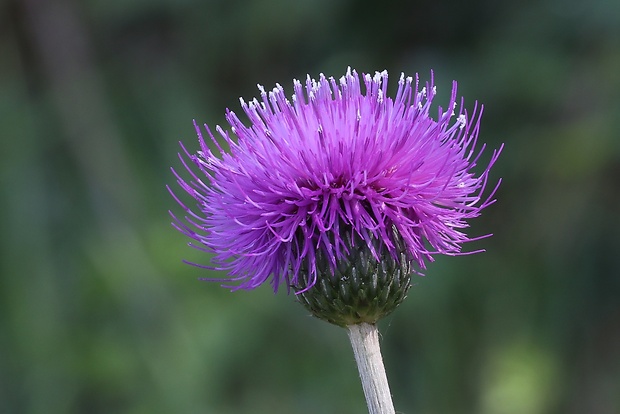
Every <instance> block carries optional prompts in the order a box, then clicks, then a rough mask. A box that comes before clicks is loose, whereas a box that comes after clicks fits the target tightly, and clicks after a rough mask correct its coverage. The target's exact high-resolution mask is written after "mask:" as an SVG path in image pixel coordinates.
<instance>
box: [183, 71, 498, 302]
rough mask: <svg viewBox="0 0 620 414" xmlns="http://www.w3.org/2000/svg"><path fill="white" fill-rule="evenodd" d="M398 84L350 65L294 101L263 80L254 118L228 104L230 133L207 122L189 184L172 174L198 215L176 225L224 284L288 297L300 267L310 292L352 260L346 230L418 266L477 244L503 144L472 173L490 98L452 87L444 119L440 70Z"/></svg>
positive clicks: (250, 111) (302, 90) (309, 83)
mask: <svg viewBox="0 0 620 414" xmlns="http://www.w3.org/2000/svg"><path fill="white" fill-rule="evenodd" d="M387 85H388V74H387V72H386V71H384V72H380V73H379V72H377V73H376V74H375V75H374V76H371V75H363V76H362V77H361V78H360V77H359V76H358V74H357V73H356V72H355V70H350V69H349V70H348V71H347V73H346V74H345V75H344V76H343V77H341V78H340V79H339V80H336V79H334V78H327V77H325V76H324V75H322V74H321V75H320V77H319V79H318V81H317V80H314V79H311V78H310V77H308V78H307V79H306V82H305V85H304V84H302V83H301V82H299V81H297V80H294V81H293V88H294V93H293V95H292V96H291V99H290V100H289V99H287V97H286V94H285V92H284V89H283V88H282V86H280V85H278V84H276V87H275V88H274V89H273V90H272V91H270V92H267V91H265V90H264V88H263V87H261V86H260V85H259V89H260V91H261V98H260V100H257V99H254V100H252V101H251V102H249V103H246V102H245V101H244V100H243V99H241V107H242V108H243V111H244V112H245V114H246V115H247V117H248V118H249V125H246V124H244V123H243V122H242V121H241V120H240V119H239V118H238V117H237V115H236V114H235V113H234V112H232V111H230V110H229V111H227V113H226V120H227V121H228V123H229V124H230V127H231V128H230V133H229V132H228V131H225V130H223V129H222V128H220V127H219V126H218V127H216V131H217V133H218V134H219V135H220V136H221V139H220V138H216V137H215V136H214V135H213V134H212V132H211V131H210V130H209V128H208V127H207V126H206V125H205V128H206V131H207V133H208V135H209V138H210V140H207V141H210V142H206V141H205V140H204V138H203V135H202V133H201V130H200V128H199V127H196V130H197V132H198V139H199V143H200V150H199V151H198V152H197V153H196V154H195V155H194V154H190V153H189V152H188V151H187V150H186V149H185V148H184V147H183V150H184V154H181V155H180V158H181V160H182V162H183V165H184V167H185V168H186V169H187V170H188V171H189V177H190V178H189V179H188V180H186V179H184V178H182V177H181V176H180V175H179V174H177V173H176V172H174V170H173V172H174V174H175V176H176V177H177V180H178V184H179V185H180V187H181V188H182V189H183V190H185V191H186V192H187V193H188V194H189V195H190V196H191V197H193V199H195V202H196V204H195V206H187V205H186V204H184V203H183V202H182V201H180V199H179V198H177V197H176V196H175V199H176V200H177V201H178V202H179V204H180V205H181V206H182V207H183V208H184V210H185V211H186V213H187V214H186V215H185V217H183V218H180V217H176V216H174V215H173V218H174V222H173V224H174V226H175V227H176V228H177V229H179V230H180V231H181V232H182V233H184V234H186V235H187V236H189V237H190V238H192V239H194V240H195V241H196V242H198V243H196V244H192V246H194V247H197V248H199V249H203V250H204V251H206V252H210V253H212V254H213V255H214V257H213V259H212V264H213V266H203V267H206V268H210V269H217V270H221V271H225V272H227V273H228V275H227V277H226V278H222V279H217V280H219V281H227V282H228V283H227V286H229V287H232V288H235V289H237V288H242V289H253V288H256V287H257V286H259V285H261V284H263V283H265V282H267V281H270V283H271V284H272V286H273V288H274V290H276V291H277V289H278V287H279V286H280V285H281V284H285V285H286V286H287V288H288V287H290V286H295V285H296V284H297V283H298V275H299V272H300V269H302V268H303V269H309V270H308V272H309V274H310V275H309V280H310V283H309V285H310V286H309V287H311V286H312V284H313V283H314V281H316V271H315V270H314V269H315V264H316V260H317V256H318V255H319V253H320V255H321V257H325V258H327V260H328V261H329V264H330V266H331V267H333V268H335V267H336V266H337V265H338V262H339V260H341V259H342V258H344V257H346V256H347V255H348V254H349V250H350V248H349V247H348V246H351V243H350V240H349V243H347V240H346V238H347V237H355V239H356V240H357V241H358V242H359V243H365V244H366V245H367V246H368V247H369V249H370V250H371V253H372V255H373V256H374V257H375V258H376V259H377V260H380V252H379V251H377V250H378V249H377V248H376V246H377V244H376V241H378V242H379V245H380V249H383V251H387V252H388V253H389V254H390V255H392V256H393V257H394V258H396V259H398V255H399V254H400V252H399V251H398V248H397V247H398V246H401V245H402V246H404V249H405V250H406V253H407V257H409V258H410V260H411V261H412V262H414V263H416V264H417V266H418V267H419V269H425V268H426V263H427V262H429V261H433V256H434V255H436V254H447V255H455V254H462V249H461V245H462V244H463V243H465V242H468V241H471V240H474V239H478V238H480V237H477V238H471V237H469V236H467V234H465V233H464V231H463V229H465V228H466V227H468V223H467V222H468V220H469V219H471V218H474V217H477V216H479V215H480V213H481V211H482V210H483V209H484V208H485V207H487V206H489V205H490V204H492V203H493V202H494V199H493V194H494V192H495V190H496V189H497V185H499V181H498V183H497V185H495V186H494V187H493V188H492V189H491V191H489V194H488V195H486V196H483V193H484V192H485V191H484V190H485V186H486V184H487V181H488V177H489V171H490V169H491V167H492V166H493V164H494V163H495V161H496V160H497V157H498V156H499V153H500V152H501V147H500V148H499V149H497V150H494V151H493V152H492V154H491V156H490V160H489V161H488V162H487V163H486V166H483V167H482V168H481V172H479V173H477V172H476V171H474V169H475V168H476V164H477V162H478V160H479V157H480V155H481V153H482V152H483V150H484V148H485V145H481V146H480V148H479V149H478V148H477V138H478V131H479V126H480V116H481V114H482V106H480V107H479V106H478V105H477V104H476V105H474V108H473V111H472V112H471V113H468V112H467V111H466V110H465V109H464V106H463V100H462V99H461V100H460V101H457V95H456V82H454V83H453V87H452V94H451V98H450V101H449V102H448V104H447V106H446V107H445V108H442V107H439V108H437V109H436V116H435V117H433V116H432V114H431V104H432V102H433V98H434V97H435V94H436V90H435V86H434V84H433V78H432V75H431V80H430V82H428V83H426V85H425V86H423V87H420V83H419V80H418V77H417V75H416V77H415V78H411V77H405V76H404V75H401V77H400V80H399V82H398V91H397V92H396V96H395V97H394V98H391V97H388V96H387ZM434 111H435V110H433V112H434ZM223 143H225V145H226V146H227V147H229V149H228V148H227V149H225V148H224V147H223ZM185 157H187V158H188V159H189V160H190V161H191V164H189V165H188V163H187V162H186V161H185ZM192 167H193V168H192ZM483 237H484V236H483ZM396 238H398V239H399V240H396ZM210 280H213V279H210Z"/></svg>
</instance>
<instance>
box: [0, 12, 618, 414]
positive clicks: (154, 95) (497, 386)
mask: <svg viewBox="0 0 620 414" xmlns="http://www.w3.org/2000/svg"><path fill="white" fill-rule="evenodd" d="M349 65H350V66H352V67H354V68H356V69H357V70H358V71H360V72H371V73H372V72H374V71H375V70H382V69H388V70H389V71H390V73H391V75H392V80H393V81H394V80H395V78H397V76H398V75H399V74H400V72H405V73H406V74H408V75H412V74H414V73H415V72H419V73H420V75H421V77H422V78H423V79H428V76H429V72H430V70H431V69H433V70H434V71H435V77H436V82H437V85H438V90H439V92H440V97H442V96H443V97H447V94H448V92H449V89H450V85H451V81H452V80H453V79H456V80H458V82H459V93H460V94H462V95H463V96H465V98H466V104H467V106H468V107H472V105H473V103H474V101H475V100H478V101H481V102H483V103H484V104H485V107H486V109H485V116H484V117H483V124H482V133H481V139H482V140H483V141H485V142H488V143H489V145H490V147H492V148H496V147H498V146H499V145H500V143H502V142H503V143H505V144H506V148H505V151H504V153H503V155H502V157H501V158H500V160H499V162H498V164H497V165H496V167H495V169H494V171H493V175H492V177H493V178H494V179H497V178H499V177H503V179H504V183H503V185H502V187H501V189H500V190H499V192H498V194H497V198H498V202H497V204H495V205H494V206H492V207H491V208H489V209H488V210H487V211H486V212H485V213H484V214H483V216H481V217H480V218H479V219H477V220H475V221H473V222H472V228H471V229H470V234H472V235H479V234H484V233H485V232H492V233H494V234H495V236H494V237H493V238H491V239H486V240H483V241H480V242H477V243H475V244H473V245H471V246H467V247H468V248H469V249H470V250H473V249H478V248H486V249H487V252H486V253H484V254H480V255H475V256H465V257H456V258H454V257H446V258H438V260H437V262H436V263H434V264H432V265H431V266H429V269H428V271H427V276H425V277H420V278H417V279H416V285H415V287H414V288H413V289H412V290H411V293H410V295H409V298H408V299H407V301H406V302H405V303H404V304H403V305H402V306H401V307H400V308H399V309H398V310H397V311H396V312H395V313H394V314H392V315H391V316H390V317H388V318H386V319H385V320H384V321H383V322H382V324H381V325H380V328H381V331H382V335H383V338H382V346H383V352H384V355H385V363H386V366H387V369H388V376H389V378H390V382H391V387H392V392H393V394H394V399H395V405H396V408H397V411H398V412H400V413H405V414H413V413H415V414H444V413H446V414H455V413H456V414H459V413H477V414H478V413H479V414H543V413H544V414H550V413H568V414H572V413H575V414H577V413H579V414H582V413H588V414H617V413H619V412H620V242H619V234H620V225H619V220H618V214H619V213H620V185H619V181H618V180H619V178H620V122H619V120H620V2H618V1H612V0H594V1H585V0H581V1H578V0H568V1H562V0H546V1H532V0H526V1H521V2H497V1H491V0H483V1H474V2H461V1H458V0H450V1H445V2H435V1H434V2H431V1H426V2H421V1H390V0H386V1H382V2H378V1H372V2H371V1H353V0H316V1H312V0H305V1H288V0H250V1H245V2H235V1H230V0H217V1H197V0H150V1H147V0H87V1H77V0H47V1H46V0H2V1H0V125H1V131H2V132H1V133H0V134H1V139H0V156H1V162H0V231H1V235H2V237H1V238H0V272H1V278H2V279H1V281H0V282H1V284H0V412H2V413H25V414H30V413H47V414H55V413H128V414H129V413H130V414H139V413H216V414H219V413H222V414H227V413H252V414H263V413H264V414H268V413H276V414H279V413H300V414H310V413H343V414H348V413H352V414H353V413H363V412H365V410H366V408H365V404H364V399H363V394H362V390H361V386H360V384H359V379H358V376H357V371H356V367H355V364H354V360H353V355H352V352H351V349H350V345H349V343H348V339H347V336H346V333H345V332H344V331H343V330H341V329H340V328H336V327H332V326H329V325H328V324H325V323H323V322H320V321H318V320H316V319H313V318H311V317H309V316H308V315H307V312H305V311H304V309H302V307H301V306H299V305H298V304H296V303H295V301H294V297H292V296H287V295H286V294H278V295H275V296H274V295H273V293H272V292H271V290H270V288H269V287H268V286H265V287H264V288H262V289H258V290H257V291H253V292H235V293H231V292H229V291H228V290H226V289H222V288H220V287H218V285H216V284H211V283H204V282H199V281H198V280H197V279H198V278H199V277H202V276H209V275H207V274H206V273H205V271H201V270H200V269H197V268H193V267H190V266H187V265H184V264H182V263H181V259H182V258H185V259H188V260H194V261H199V262H202V263H205V262H207V261H208V258H207V257H205V256H203V255H201V254H200V253H199V252H197V251H194V250H192V249H190V248H189V247H187V246H186V242H187V240H186V239H185V238H184V237H183V236H182V235H180V234H178V233H177V232H175V231H174V230H173V229H172V228H171V226H170V218H169V217H168V215H167V210H168V209H170V208H176V207H175V205H174V202H173V201H172V199H171V198H170V197H169V195H168V194H167V192H166V190H165V184H166V183H171V184H172V183H174V179H173V177H172V174H171V173H170V171H169V167H170V166H176V167H178V166H179V165H180V164H179V162H178V160H177V158H176V153H177V151H178V149H179V148H178V141H179V140H183V142H184V143H185V144H186V145H187V146H188V147H189V148H190V149H192V150H195V149H196V140H195V133H194V130H193V126H192V120H193V119H196V120H198V122H206V123H209V124H210V125H215V124H218V123H219V124H224V122H225V121H224V110H225V108H227V107H229V108H231V109H233V110H238V109H239V104H238V98H239V97H240V96H243V97H244V98H246V100H247V99H251V98H252V97H254V96H256V95H257V93H258V91H257V89H256V83H261V84H263V85H265V86H266V87H272V86H273V85H274V84H275V83H276V82H279V83H281V84H282V85H283V86H285V88H286V89H287V91H288V93H289V94H290V91H291V81H292V79H293V78H294V77H295V78H304V77H305V75H306V74H307V73H309V74H311V75H313V76H317V75H318V74H319V72H324V73H326V74H327V75H333V76H335V77H339V76H341V75H342V74H344V72H345V71H346V68H347V66H349ZM394 83H395V82H394ZM394 83H393V84H392V88H393V87H394ZM444 100H445V98H444ZM487 157H488V154H487ZM487 159H488V158H487ZM176 211H177V212H179V210H178V209H176Z"/></svg>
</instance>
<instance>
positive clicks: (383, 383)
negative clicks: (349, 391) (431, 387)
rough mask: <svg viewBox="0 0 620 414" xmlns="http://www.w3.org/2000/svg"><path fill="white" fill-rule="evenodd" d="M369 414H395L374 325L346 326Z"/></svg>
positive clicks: (377, 332)
mask: <svg viewBox="0 0 620 414" xmlns="http://www.w3.org/2000/svg"><path fill="white" fill-rule="evenodd" d="M347 331H348V333H349V339H350V340H351V346H352V347H353V354H354V355H355V362H357V368H358V370H359V373H360V378H361V380H362V388H363V389H364V395H365V396H366V404H367V405H368V412H369V413H370V414H395V411H394V403H392V394H390V386H389V385H388V380H387V375H386V374H385V367H384V366H383V358H382V357H381V350H380V348H379V331H378V329H377V326H376V325H375V324H369V323H361V324H357V325H349V326H347Z"/></svg>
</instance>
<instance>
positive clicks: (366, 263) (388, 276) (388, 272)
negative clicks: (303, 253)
mask: <svg viewBox="0 0 620 414" xmlns="http://www.w3.org/2000/svg"><path fill="white" fill-rule="evenodd" d="M394 239H395V244H396V247H397V255H396V257H394V256H393V255H392V254H391V253H390V252H389V251H388V250H387V248H386V247H385V246H384V245H383V244H381V243H380V242H379V240H377V239H376V238H371V242H372V245H373V248H374V249H375V251H377V253H378V255H379V259H380V260H377V259H376V258H375V257H374V256H373V254H372V252H371V249H370V247H369V246H368V243H367V242H366V241H365V240H363V239H362V238H361V237H359V236H357V235H356V236H355V237H351V234H347V235H346V237H345V243H346V244H347V247H348V249H349V254H348V255H347V256H346V257H343V258H341V259H340V260H339V261H338V262H337V266H336V268H335V269H332V268H331V266H330V263H329V259H328V258H327V257H326V255H325V253H324V252H323V251H321V250H318V251H317V252H316V283H315V284H314V286H312V287H311V288H310V289H307V290H305V289H306V288H307V286H308V284H309V282H310V281H311V279H310V272H309V271H308V268H307V266H306V267H302V269H301V270H300V272H299V274H298V275H297V284H296V285H295V286H293V289H294V290H295V292H296V293H297V299H298V300H299V302H300V303H301V304H302V305H304V306H305V307H306V309H308V310H309V311H310V312H311V313H312V314H313V315H314V316H316V317H317V318H319V319H323V320H325V321H327V322H330V323H333V324H334V325H338V326H343V327H344V326H347V325H355V324H359V323H364V322H365V323H375V322H377V321H378V320H379V319H381V318H383V317H384V316H387V315H388V314H390V313H391V312H392V311H393V310H394V309H396V307H397V306H398V305H400V304H401V303H402V301H403V300H404V299H405V297H407V292H408V290H409V287H410V286H411V285H410V282H411V274H412V273H414V269H413V260H411V259H410V257H409V255H408V254H407V252H406V249H405V248H404V244H403V242H402V239H401V238H400V236H399V235H398V234H397V232H396V231H394Z"/></svg>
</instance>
